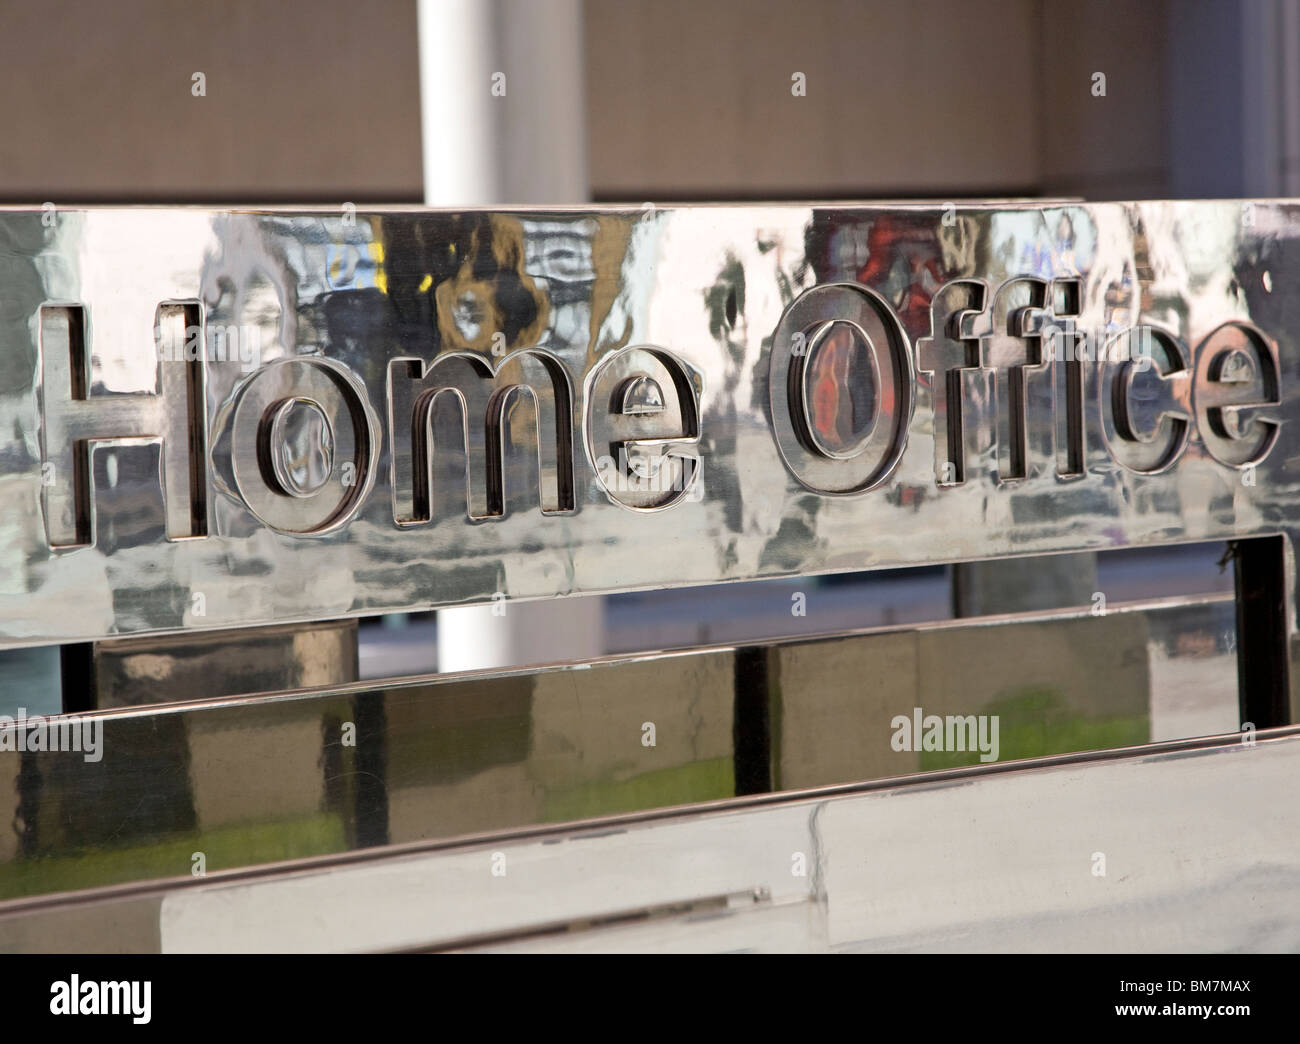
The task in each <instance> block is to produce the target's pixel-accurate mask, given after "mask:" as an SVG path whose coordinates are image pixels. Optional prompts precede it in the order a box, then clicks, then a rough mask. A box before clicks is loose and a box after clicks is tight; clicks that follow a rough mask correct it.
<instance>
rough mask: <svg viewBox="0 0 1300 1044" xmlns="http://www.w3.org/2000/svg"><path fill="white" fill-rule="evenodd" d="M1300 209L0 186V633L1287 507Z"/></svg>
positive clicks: (1162, 526) (962, 555) (1059, 539)
mask: <svg viewBox="0 0 1300 1044" xmlns="http://www.w3.org/2000/svg"><path fill="white" fill-rule="evenodd" d="M1207 230H1214V231H1213V234H1211V233H1210V232H1208V231H1207ZM1297 238H1300V214H1298V212H1297V210H1296V207H1295V206H1294V205H1293V204H1289V203H1280V202H1266V201H1249V200H1247V201H1223V202H1204V201H1201V202H1186V203H1181V202H1179V203H1168V202H1167V203H1115V204H1070V203H1049V204H1028V203H1023V204H1022V203H1005V204H998V203H986V204H978V205H976V204H972V205H964V206H953V207H951V208H949V207H943V206H937V207H936V206H934V205H922V204H914V205H894V206H881V207H871V206H861V207H829V206H810V205H789V206H767V207H711V206H703V207H674V208H656V207H650V208H618V207H589V208H584V209H580V210H543V209H538V210H495V211H461V212H451V211H423V210H378V211H373V212H368V213H365V212H363V213H357V212H356V211H355V209H353V208H350V207H349V206H343V205H341V206H340V208H339V210H338V212H330V211H321V210H319V209H317V210H301V211H288V210H286V211H274V212H228V211H206V210H199V209H194V210H165V209H163V210H135V211H132V210H111V209H104V210H87V211H57V212H45V211H34V210H22V209H16V210H7V211H0V241H3V242H4V243H5V244H6V250H7V251H8V256H11V257H12V258H13V266H12V269H11V271H12V272H14V273H19V272H21V273H22V277H21V278H19V277H18V275H17V274H15V275H14V276H13V277H12V279H11V281H10V282H8V283H6V285H5V286H4V287H3V288H0V289H3V292H4V294H5V299H6V301H7V302H8V304H7V307H8V309H9V314H10V315H11V316H13V320H12V321H11V322H9V323H6V324H4V325H3V327H0V358H4V359H8V360H27V362H25V363H23V364H22V365H19V366H17V369H16V371H15V374H16V376H15V379H14V380H13V381H11V382H9V383H8V384H6V385H5V389H4V391H3V392H0V421H3V423H0V461H3V462H4V464H3V468H4V470H3V472H2V473H0V480H2V481H3V482H4V484H5V489H6V495H5V496H4V497H3V498H0V531H3V532H5V533H12V534H14V537H13V540H12V553H11V554H9V555H7V556H6V557H5V558H4V560H3V561H2V562H0V644H3V645H7V646H25V645H38V644H43V643H64V642H81V641H95V640H102V639H106V638H121V637H126V636H129V635H145V634H160V633H176V634H190V633H192V632H194V631H196V630H208V629H224V628H233V627H246V626H254V625H260V624H287V623H295V622H299V621H307V620H321V619H339V618H345V617H354V616H361V615H369V614H378V613H384V612H392V611H408V610H427V609H429V608H436V607H440V606H447V605H459V604H470V603H473V604H484V605H489V606H493V607H497V606H504V605H505V604H507V603H511V602H514V601H517V600H523V599H542V598H554V597H557V596H563V595H568V594H574V593H580V592H588V593H599V592H605V591H614V590H631V589H646V588H656V587H664V586H692V585H697V584H700V583H709V582H727V581H735V580H743V579H753V578H759V577H776V576H785V577H789V576H800V575H808V574H813V573H833V572H841V571H850V570H861V569H872V568H884V567H890V566H907V565H916V564H927V563H934V564H938V563H951V562H962V561H971V560H979V559H987V558H1007V557H1018V556H1025V555H1037V554H1061V553H1065V552H1069V551H1082V550H1097V549H1101V548H1108V547H1109V548H1113V547H1127V546H1137V545H1147V546H1150V545H1158V544H1170V543H1178V542H1183V541H1192V540H1220V539H1245V538H1253V537H1257V536H1271V535H1278V534H1281V535H1284V536H1286V537H1287V538H1288V539H1290V532H1291V528H1290V527H1291V522H1290V519H1292V518H1294V517H1295V511H1294V506H1295V497H1296V495H1297V483H1296V481H1295V479H1294V476H1293V473H1292V471H1293V469H1291V468H1290V465H1289V463H1288V462H1289V461H1291V460H1294V459H1295V458H1296V457H1300V443H1298V442H1297V440H1300V424H1294V423H1282V422H1283V421H1286V420H1288V419H1289V418H1290V416H1291V413H1292V412H1293V411H1294V410H1295V408H1296V404H1297V403H1300V386H1298V385H1297V384H1296V382H1295V380H1294V377H1293V375H1294V372H1295V368H1294V367H1293V366H1291V365H1290V363H1286V364H1285V365H1284V364H1283V361H1284V360H1289V359H1291V358H1292V357H1293V356H1294V355H1295V354H1296V353H1297V352H1298V351H1300V347H1298V346H1297V345H1296V344H1295V342H1294V340H1293V331H1292V324H1290V323H1289V321H1288V319H1287V316H1288V314H1289V313H1288V311H1287V308H1288V307H1289V305H1288V304H1287V302H1288V301H1289V293H1288V291H1287V286H1288V284H1287V283H1286V282H1285V280H1284V278H1283V276H1282V274H1281V273H1280V272H1279V271H1277V270H1275V269H1276V265H1275V263H1274V260H1272V259H1273V258H1275V257H1280V256H1282V254H1279V253H1277V252H1278V251H1284V250H1289V249H1290V245H1289V244H1291V243H1292V242H1293V241H1295V240H1296V239H1297ZM1189 242H1197V243H1200V244H1203V245H1204V251H1203V252H1202V253H1198V254H1196V255H1195V257H1194V258H1193V257H1190V256H1189V255H1188V253H1187V247H1186V244H1187V243H1189ZM958 243H964V244H967V247H968V249H967V248H966V247H964V248H962V249H958V246H957V244H958ZM106 244H111V245H112V249H107V248H106V247H105V245H106ZM124 255H125V256H129V258H130V263H129V264H127V263H123V262H122V257H123V256H124ZM863 258H866V260H863ZM1189 265H1194V266H1195V274H1194V276H1193V273H1192V271H1191V269H1189V267H1188V266H1189ZM1180 273H1182V274H1180ZM891 280H892V282H891ZM1157 282H1158V283H1159V285H1157ZM895 284H897V285H895ZM1234 286H1236V287H1239V288H1240V293H1230V292H1229V290H1228V288H1230V287H1234ZM899 302H902V304H899ZM1157 302H1158V304H1157ZM1076 313H1077V314H1076ZM186 316H189V317H190V319H191V320H192V319H194V318H195V317H197V319H198V322H197V323H195V322H192V321H190V320H187V319H185V317H186ZM182 320H184V321H183V322H182ZM1066 327H1068V328H1069V332H1068V333H1061V332H1060V331H1062V330H1063V329H1065V328H1066ZM78 330H79V332H77V331H78ZM1058 334H1059V336H1058ZM1080 345H1084V346H1085V347H1084V349H1082V355H1080V347H1079V346H1080ZM78 346H80V349H78ZM1103 349H1104V351H1103ZM1072 356H1073V357H1072ZM1144 360H1145V361H1144ZM83 369H85V370H86V371H87V372H85V373H83V372H82V370H83ZM953 374H957V375H958V376H959V377H960V380H959V381H957V382H952V381H949V380H948V378H949V377H950V376H952V375H953ZM953 390H959V391H960V393H961V395H962V396H963V400H962V402H961V404H960V409H954V408H953V406H954V404H949V403H948V402H947V398H948V397H949V394H948V393H949V392H951V391H953ZM199 404H201V406H202V409H201V410H200V409H199ZM462 404H463V405H462ZM1080 410H1082V416H1078V413H1079V411H1080ZM466 411H468V412H466ZM196 412H198V413H199V414H201V415H197V416H196V415H194V414H195V413H196ZM950 421H951V423H952V424H953V425H954V431H956V427H957V426H959V427H960V429H961V431H960V434H961V438H960V439H957V438H956V437H955V436H954V437H953V438H949V437H948V435H947V427H948V425H949V422H950ZM954 454H955V455H957V456H959V457H961V459H960V460H953V459H950V458H951V456H952V455H954ZM209 465H210V467H209ZM73 592H75V596H74V595H73ZM1294 608H1295V607H1294V606H1293V605H1291V604H1288V606H1287V617H1288V633H1289V634H1294V633H1295V631H1294V617H1295V611H1294ZM507 618H508V617H507Z"/></svg>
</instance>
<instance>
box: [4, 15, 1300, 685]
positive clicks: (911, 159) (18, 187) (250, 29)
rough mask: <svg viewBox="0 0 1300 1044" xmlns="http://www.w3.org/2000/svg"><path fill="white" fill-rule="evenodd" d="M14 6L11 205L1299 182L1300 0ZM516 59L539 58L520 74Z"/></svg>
mask: <svg viewBox="0 0 1300 1044" xmlns="http://www.w3.org/2000/svg"><path fill="white" fill-rule="evenodd" d="M0 13H2V16H3V17H2V18H0V24H2V25H3V32H2V33H0V201H3V202H10V203H22V204H39V203H42V202H45V201H52V202H55V203H56V204H57V205H59V206H60V207H66V206H73V205H76V204H79V203H154V204H167V203H204V204H241V203H242V204H248V203H258V204H277V203H281V204H287V203H329V204H331V205H338V204H341V203H342V202H344V201H347V202H352V203H355V204H357V205H358V206H359V207H364V206H365V205H367V204H378V203H421V202H428V203H431V204H436V205H448V206H455V205H474V204H493V203H518V204H531V203H557V202H559V203H581V202H584V201H596V202H632V203H637V204H640V203H643V202H653V203H656V204H660V203H670V202H674V201H684V200H714V201H717V200H723V201H737V202H745V201H772V200H786V199H800V200H808V199H859V200H866V199H888V198H929V199H938V200H960V199H964V198H972V197H1007V196H1035V197H1036V196H1051V197H1059V196H1068V197H1083V198H1086V199H1092V200H1105V199H1133V198H1157V197H1202V196H1234V197H1235V196H1270V195H1300V184H1298V182H1300V158H1298V157H1300V57H1298V56H1300V2H1298V0H1180V2H1160V0H1143V2H1132V0H1070V2H1065V0H1061V2H1042V0H951V2H946V0H912V2H908V3H892V2H882V0H800V2H798V3H791V2H790V0H586V2H581V0H422V2H420V3H417V2H416V0H377V2H371V3H368V4H364V5H359V4H355V3H344V2H341V0H316V2H313V3H310V4H306V3H258V2H254V0H203V2H201V3H185V4H178V3H167V2H163V0H117V2H115V3H112V4H96V3H87V2H68V0H45V2H42V3H40V4H31V3H19V2H10V0H6V2H2V3H0ZM497 70H504V71H505V72H506V74H507V75H508V84H509V86H508V94H507V96H506V97H505V98H503V99H500V100H501V102H502V103H503V104H496V105H494V104H492V101H491V95H490V94H489V92H488V91H486V90H485V89H484V84H485V83H487V82H488V80H489V78H490V77H491V76H492V75H493V74H494V72H495V71H497ZM795 73H802V74H804V77H805V79H806V92H805V93H804V94H803V95H801V96H796V95H795V94H794V93H792V90H791V85H792V76H793V75H794V74H795ZM1098 74H1101V75H1102V77H1103V78H1104V79H1103V80H1101V81H1099V80H1098V78H1097V77H1098ZM1099 83H1100V84H1103V85H1104V91H1103V92H1101V93H1099V91H1098V85H1099ZM1222 553H1223V548H1222V546H1197V547H1187V548H1173V549H1168V548H1166V549H1161V550H1158V551H1151V552H1136V551H1135V552H1117V553H1113V554H1106V555H1102V556H1100V557H1098V556H1094V555H1080V556H1063V557H1060V558H1058V559H1050V560H1043V559H1039V560H1033V561H1030V562H1019V563H994V564H975V565H970V566H961V567H955V568H952V569H929V570H910V571H905V572H891V573H883V574H882V573H877V574H872V575H865V574H863V575H855V576H847V577H843V576H841V577H836V578H833V579H827V580H825V581H822V582H821V585H822V592H823V595H824V597H822V598H821V599H819V602H818V605H819V611H818V613H816V614H810V615H809V616H808V617H804V618H797V617H792V616H791V615H790V613H789V611H788V610H789V606H790V591H791V590H793V589H794V587H795V586H796V585H802V586H804V587H807V586H808V584H809V581H807V580H805V581H799V582H794V581H792V582H789V583H785V582H773V583H766V584H752V585H734V586H730V587H726V588H716V589H706V590H704V591H701V590H699V589H693V590H691V591H687V592H682V593H675V592H646V593H638V594H629V595H620V596H611V597H605V598H589V599H573V600H569V601H566V602H564V603H562V606H561V607H558V608H557V606H556V605H554V604H552V605H550V606H547V607H544V608H542V609H539V610H533V609H531V607H528V606H520V607H519V611H518V612H517V613H515V614H514V615H513V616H512V620H511V625H510V626H511V628H513V629H514V630H513V631H507V630H505V629H504V628H502V627H498V628H496V630H495V631H494V632H493V633H494V634H495V637H493V638H491V639H484V638H483V637H482V635H483V633H484V630H485V629H484V628H483V627H481V626H480V624H481V622H482V621H481V619H480V618H479V617H476V616H475V615H474V614H475V613H477V612H479V611H478V610H473V609H469V610H454V611H451V612H448V613H444V614H442V616H441V621H439V620H438V619H436V618H435V617H434V615H433V614H428V615H426V616H420V617H412V616H396V617H388V618H384V619H382V620H380V619H375V620H367V621H364V622H363V624H362V627H361V631H360V641H359V671H360V674H361V676H363V677H373V676H377V675H379V674H387V675H395V674H405V673H416V672H421V671H428V670H433V669H438V668H441V669H443V670H447V669H461V668H466V667H474V666H487V665H493V664H502V663H515V662H533V661H537V660H547V659H551V660H553V659H568V658H574V657H579V656H590V655H595V654H599V653H602V652H619V651H628V650H632V649H646V648H654V647H671V646H683V645H690V644H695V643H707V642H727V641H731V640H736V639H739V638H741V637H745V638H761V637H768V636H775V635H780V634H793V633H800V632H810V631H830V630H834V629H839V628H844V627H854V626H857V627H871V626H879V625H892V624H902V623H909V622H915V621H922V620H934V619H943V618H947V617H951V616H953V615H983V614H988V613H1000V612H1010V611H1017V610H1021V609H1041V608H1050V607H1054V606H1077V605H1087V604H1089V601H1090V598H1091V594H1092V592H1094V591H1096V590H1099V589H1101V590H1105V591H1106V592H1107V593H1108V597H1109V598H1110V599H1111V600H1112V601H1123V600H1128V599H1136V598H1149V597H1159V596H1161V595H1166V594H1187V593H1197V592H1213V591H1225V590H1231V588H1232V576H1231V573H1230V572H1227V573H1225V572H1224V571H1223V570H1222V569H1220V568H1219V567H1218V566H1217V562H1218V560H1219V559H1220V557H1221V556H1222ZM440 623H441V626H440ZM439 632H441V639H442V640H441V642H440V641H439ZM453 639H454V640H453ZM440 649H441V652H439V650H440ZM6 656H7V658H8V659H7V663H8V666H7V667H6V668H5V670H6V671H7V672H8V673H4V672H0V678H8V679H9V680H10V681H11V682H12V681H13V680H14V679H16V678H19V677H22V676H24V675H22V674H20V672H27V674H26V676H27V677H30V678H31V679H34V680H35V682H37V683H39V682H40V681H41V680H42V679H44V680H46V681H48V680H49V679H50V678H57V672H58V671H59V669H60V667H59V663H58V659H59V655H58V650H29V651H23V652H22V653H11V654H6ZM47 688H48V691H50V692H51V693H52V696H53V699H54V703H53V704H52V705H51V708H50V709H56V708H57V692H58V683H57V681H56V682H54V683H53V685H52V686H46V685H41V684H34V685H33V686H31V687H24V692H26V694H27V696H26V701H27V706H28V707H29V709H31V710H38V709H40V708H39V707H36V706H33V697H32V695H31V694H32V692H35V691H38V690H39V691H46V689H47Z"/></svg>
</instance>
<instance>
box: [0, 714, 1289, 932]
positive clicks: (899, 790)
mask: <svg viewBox="0 0 1300 1044" xmlns="http://www.w3.org/2000/svg"><path fill="white" fill-rule="evenodd" d="M1297 771H1300V730H1297V729H1296V728H1288V729H1284V730H1277V731H1275V732H1273V733H1265V734H1261V735H1260V736H1259V737H1258V738H1255V739H1254V740H1253V741H1252V742H1250V743H1246V742H1243V741H1242V739H1241V738H1240V737H1239V736H1236V735H1233V736H1229V737H1219V738H1214V739H1207V740H1200V741H1185V742H1181V743H1166V744H1160V745H1158V746H1156V747H1154V748H1153V747H1143V748H1136V749H1128V750H1119V751H1107V752H1099V753H1095V754H1091V755H1082V756H1073V757H1061V758H1047V759H1037V760H1033V761H1028V762H1024V763H1019V764H1012V765H988V766H980V767H975V768H965V769H960V770H949V771H946V772H936V773H928V774H925V775H921V776H917V777H914V778H912V779H908V780H903V781H890V782H880V783H872V784H858V785H854V786H849V787H839V788H831V789H824V790H819V791H814V792H807V793H803V794H796V795H786V796H776V795H765V796H758V797H751V798H747V799H741V800H738V801H736V802H733V803H731V804H730V805H729V806H727V807H712V808H706V809H703V810H699V811H696V812H690V813H686V812H683V811H681V810H673V811H669V812H666V813H663V814H657V815H652V816H639V817H637V816H630V817H620V818H617V819H607V820H599V821H592V822H589V823H584V824H581V825H575V826H569V827H563V828H548V829H545V830H539V831H530V832H524V833H520V834H516V835H513V836H511V835H501V836H495V837H486V838H477V839H472V840H467V841H464V842H459V843H455V844H429V843H424V844H421V845H413V846H407V847H406V848H404V849H398V850H394V849H378V850H372V851H371V852H369V853H364V854H357V855H354V856H350V857H347V858H343V859H333V860H314V861H304V862H300V863H296V864H282V865H279V866H274V867H267V868H265V869H263V870H259V871H254V872H243V873H240V874H233V875H224V876H223V877H222V878H221V879H216V878H214V879H212V880H197V879H189V880H179V881H171V882H159V883H153V884H150V885H146V886H137V887H132V888H116V889H101V890H97V891H92V892H86V893H82V894H80V895H72V896H64V897H50V898H43V899H37V900H28V901H24V902H18V903H11V904H8V905H7V906H4V907H0V946H3V947H4V948H6V949H22V950H28V951H37V950H58V949H59V948H60V947H65V948H66V947H68V946H69V945H72V946H74V947H75V948H77V949H78V950H82V951H86V952H98V951H103V950H107V951H121V950H154V949H157V950H161V951H163V952H182V951H202V952H225V951H241V952H247V951H264V950H273V951H275V952H284V951H317V950H332V951H337V950H356V951H367V950H369V951H374V950H399V949H400V950H410V949H429V948H439V949H449V948H457V947H460V946H469V947H474V946H488V947H490V948H507V947H511V946H513V947H514V948H547V949H553V948H560V947H563V946H564V945H565V944H566V942H567V944H568V945H570V946H576V947H580V948H584V949H598V950H621V949H644V948H671V949H674V950H680V949H686V948H697V947H698V948H718V947H719V946H720V945H723V944H724V943H723V941H724V940H725V941H726V942H725V948H729V949H746V948H752V949H764V948H771V949H787V950H788V949H800V948H802V949H812V950H827V949H831V950H872V949H888V950H907V949H923V950H932V949H957V950H975V951H981V950H983V951H987V950H1004V949H1005V950H1016V951H1024V950H1031V951H1059V950H1079V951H1089V952H1091V951H1095V950H1099V949H1106V948H1122V949H1124V950H1126V951H1138V950H1141V951H1154V952H1167V951H1169V950H1177V949H1180V948H1183V947H1185V946H1186V939H1187V934H1186V933H1187V931H1188V927H1187V925H1188V924H1189V923H1194V924H1195V925H1196V939H1197V940H1198V945H1199V946H1204V947H1205V948H1207V949H1212V950H1223V951H1232V950H1237V949H1243V948H1248V949H1252V950H1293V949H1294V948H1295V947H1296V945H1297V943H1300V913H1298V912H1297V911H1300V903H1298V902H1297V901H1296V899H1297V885H1296V882H1295V879H1294V876H1295V875H1294V874H1293V873H1291V872H1290V871H1289V870H1288V869H1286V868H1288V867H1292V866H1294V865H1295V864H1296V862H1297V860H1300V819H1297V817H1298V816H1300V812H1297V809H1296V807H1295V805H1294V803H1291V804H1288V803H1285V802H1283V803H1280V804H1275V805H1274V806H1271V807H1270V808H1269V810H1268V811H1267V813H1266V814H1264V815H1260V816H1252V817H1245V818H1243V817H1242V816H1241V808H1240V800H1239V795H1240V793H1242V791H1243V790H1246V791H1249V792H1254V793H1268V792H1277V791H1279V790H1282V789H1285V788H1286V787H1288V786H1289V785H1290V781H1292V780H1294V778H1295V775H1296V773H1297ZM703 846H707V849H708V851H709V853H710V858H708V859H706V860H701V859H700V858H699V852H700V850H701V847H703ZM798 855H804V856H805V857H806V859H807V864H806V866H807V872H806V873H803V874H800V873H798V872H792V868H795V867H797V866H798V864H797V863H796V862H795V860H794V859H793V858H792V857H795V856H798ZM494 867H497V868H502V869H503V870H504V872H502V873H494V870H493V868H494ZM539 893H544V894H545V895H546V896H547V902H546V903H545V904H538V903H537V902H536V896H537V895H538V894H539ZM744 896H748V897H751V899H750V901H747V902H746V901H738V900H740V899H741V897H744ZM705 905H707V906H709V907H710V908H711V909H710V911H709V912H710V917H709V918H708V919H707V920H705V921H700V920H699V919H698V917H697V916H693V915H692V913H691V912H690V911H691V910H692V909H698V908H699V907H701V906H705ZM673 907H678V908H685V910H686V912H684V913H679V914H677V915H676V916H675V917H674V915H673V909H672V908H673ZM720 907H725V909H721V908H720ZM321 910H330V911H332V915H331V916H330V917H321V916H319V914H320V911H321ZM639 914H640V915H643V916H644V917H645V918H646V920H647V922H648V923H647V924H646V925H643V926H641V927H640V928H637V927H634V926H632V925H631V922H632V921H633V920H634V919H635V918H636V917H637V916H638V915H639ZM620 922H621V923H620ZM561 926H566V931H565V935H566V936H567V939H566V938H563V937H559V936H558V935H557V929H558V928H560V927H561Z"/></svg>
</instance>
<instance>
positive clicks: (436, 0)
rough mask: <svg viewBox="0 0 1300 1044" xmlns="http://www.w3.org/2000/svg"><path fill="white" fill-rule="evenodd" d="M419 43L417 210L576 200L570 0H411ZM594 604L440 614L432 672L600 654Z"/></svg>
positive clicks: (600, 624) (574, 30)
mask: <svg viewBox="0 0 1300 1044" xmlns="http://www.w3.org/2000/svg"><path fill="white" fill-rule="evenodd" d="M419 43H420V125H421V130H422V133H423V154H424V201H425V203H426V204H427V205H428V206H436V207H455V206H492V205H497V204H525V205H527V204H548V203H583V202H586V201H587V199H588V197H589V189H588V183H587V153H586V108H585V100H584V93H583V64H584V60H583V42H582V4H581V0H419ZM498 73H499V74H502V75H504V77H505V80H504V86H505V94H504V96H496V95H494V94H493V93H492V86H493V82H494V79H493V78H494V76H496V75H497V74H498ZM497 82H500V80H499V79H498V80H497ZM542 524H544V523H542ZM603 601H604V600H603V599H602V598H599V597H591V598H573V599H564V600H562V601H543V602H531V603H528V602H519V603H511V602H507V603H505V605H504V610H505V613H504V615H494V614H493V611H492V610H493V607H491V606H472V607H468V608H456V609H442V610H439V612H438V669H439V670H440V671H462V670H472V669H475V668H479V667H504V666H510V665H514V664H528V663H544V662H553V661H557V660H572V659H586V658H589V657H592V656H599V655H600V654H601V653H603V652H604V644H605V642H604V605H603ZM499 611H500V607H498V612H499Z"/></svg>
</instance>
